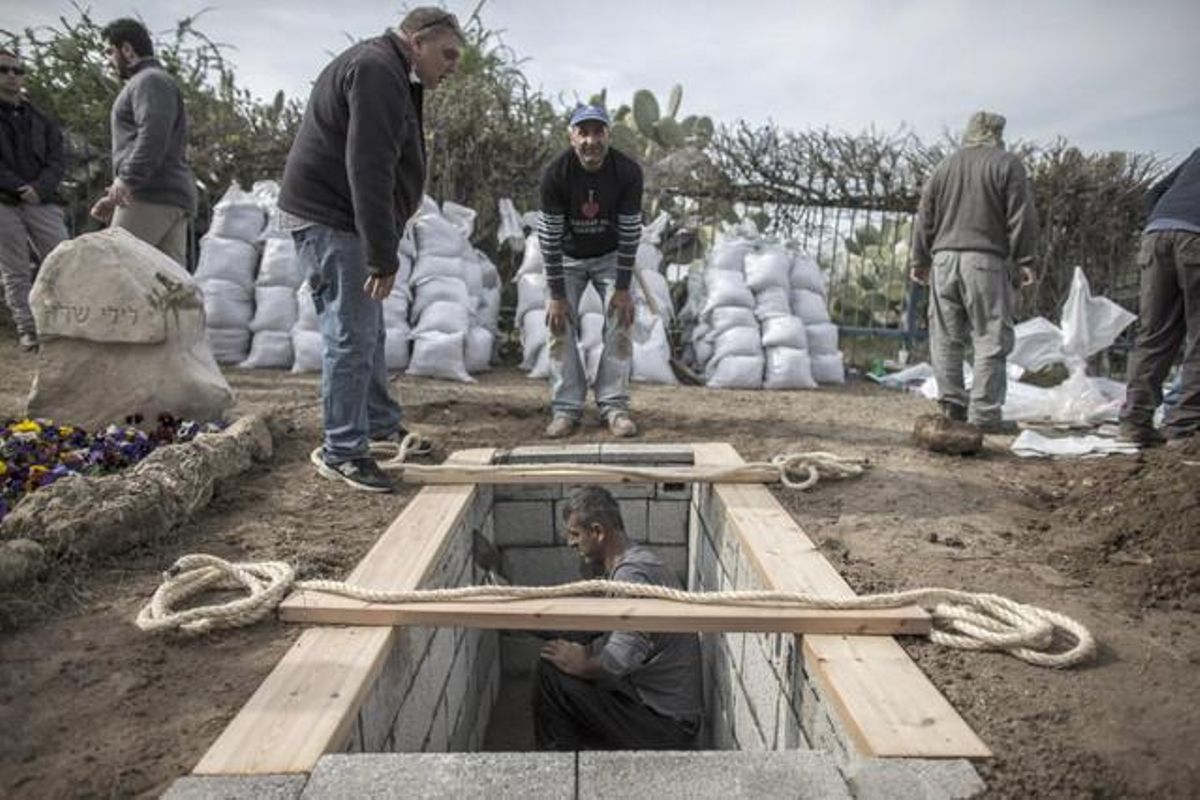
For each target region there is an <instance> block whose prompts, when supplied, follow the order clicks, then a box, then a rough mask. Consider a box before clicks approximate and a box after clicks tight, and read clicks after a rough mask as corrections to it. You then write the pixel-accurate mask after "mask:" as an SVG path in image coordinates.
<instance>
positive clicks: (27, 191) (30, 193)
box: [17, 184, 42, 206]
mask: <svg viewBox="0 0 1200 800" xmlns="http://www.w3.org/2000/svg"><path fill="white" fill-rule="evenodd" d="M17 194H19V195H21V202H22V203H28V204H29V205H31V206H36V205H37V204H39V203H41V202H42V198H41V195H39V194H38V193H37V189H35V188H33V187H32V186H30V185H29V184H25V185H24V186H22V187H21V188H20V189H17Z"/></svg>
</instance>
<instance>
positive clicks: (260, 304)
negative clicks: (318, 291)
mask: <svg viewBox="0 0 1200 800" xmlns="http://www.w3.org/2000/svg"><path fill="white" fill-rule="evenodd" d="M302 282H303V278H302V276H301V270H300V264H299V260H298V259H297V257H296V245H295V244H294V243H293V242H292V238H291V237H290V236H271V237H269V238H267V239H266V240H264V242H263V252H262V260H261V261H260V262H259V266H258V278H257V279H256V280H255V284H254V318H253V319H252V320H250V331H251V333H252V334H253V335H254V338H253V339H252V340H251V343H250V355H249V356H247V358H246V360H245V361H243V362H242V363H241V364H240V365H239V366H242V367H247V368H254V369H261V368H265V367H269V368H276V369H288V368H290V367H291V366H292V358H293V354H292V328H293V327H295V325H296V318H297V315H298V313H299V309H298V305H297V300H296V290H297V289H299V288H300V284H301V283H302Z"/></svg>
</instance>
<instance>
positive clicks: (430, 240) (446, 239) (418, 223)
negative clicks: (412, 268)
mask: <svg viewBox="0 0 1200 800" xmlns="http://www.w3.org/2000/svg"><path fill="white" fill-rule="evenodd" d="M413 240H414V241H415V242H416V244H417V260H418V261H420V260H421V259H422V258H425V257H427V256H443V257H445V258H453V259H458V258H461V257H462V256H463V254H464V253H466V252H467V251H468V250H469V249H470V244H469V243H468V241H467V237H466V236H464V235H463V232H462V230H460V229H459V228H458V227H457V226H456V225H455V224H454V223H453V222H451V221H450V220H448V219H446V218H445V217H444V216H442V215H441V213H423V212H422V213H420V214H419V215H418V216H417V218H416V220H415V221H414V222H413Z"/></svg>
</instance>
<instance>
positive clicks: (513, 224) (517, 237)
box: [496, 197, 525, 250]
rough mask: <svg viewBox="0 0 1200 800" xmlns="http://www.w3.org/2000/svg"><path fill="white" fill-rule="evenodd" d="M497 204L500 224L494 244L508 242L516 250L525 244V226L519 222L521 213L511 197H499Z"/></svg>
mask: <svg viewBox="0 0 1200 800" xmlns="http://www.w3.org/2000/svg"><path fill="white" fill-rule="evenodd" d="M498 206H499V209H498V210H499V217H500V224H499V226H498V229H497V230H496V244H500V245H503V244H504V243H505V242H508V244H509V247H511V248H513V250H516V249H517V248H520V247H523V246H524V245H525V228H524V226H523V225H522V224H521V215H520V214H519V213H517V207H516V205H514V204H513V201H512V198H511V197H501V198H500V202H499V204H498Z"/></svg>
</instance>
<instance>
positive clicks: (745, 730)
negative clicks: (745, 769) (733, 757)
mask: <svg viewBox="0 0 1200 800" xmlns="http://www.w3.org/2000/svg"><path fill="white" fill-rule="evenodd" d="M732 689H733V694H732V697H731V698H730V700H731V701H732V705H733V714H732V715H731V716H732V718H733V731H734V734H735V735H736V736H737V740H738V745H739V746H740V747H741V749H742V750H766V749H768V745H767V738H766V735H765V734H764V733H763V730H762V726H761V725H760V724H759V721H758V719H757V718H756V717H755V716H754V709H753V708H752V707H751V704H750V698H749V697H748V696H747V695H746V687H745V686H743V685H742V682H741V681H740V680H739V681H735V682H734V683H733V686H732Z"/></svg>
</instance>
